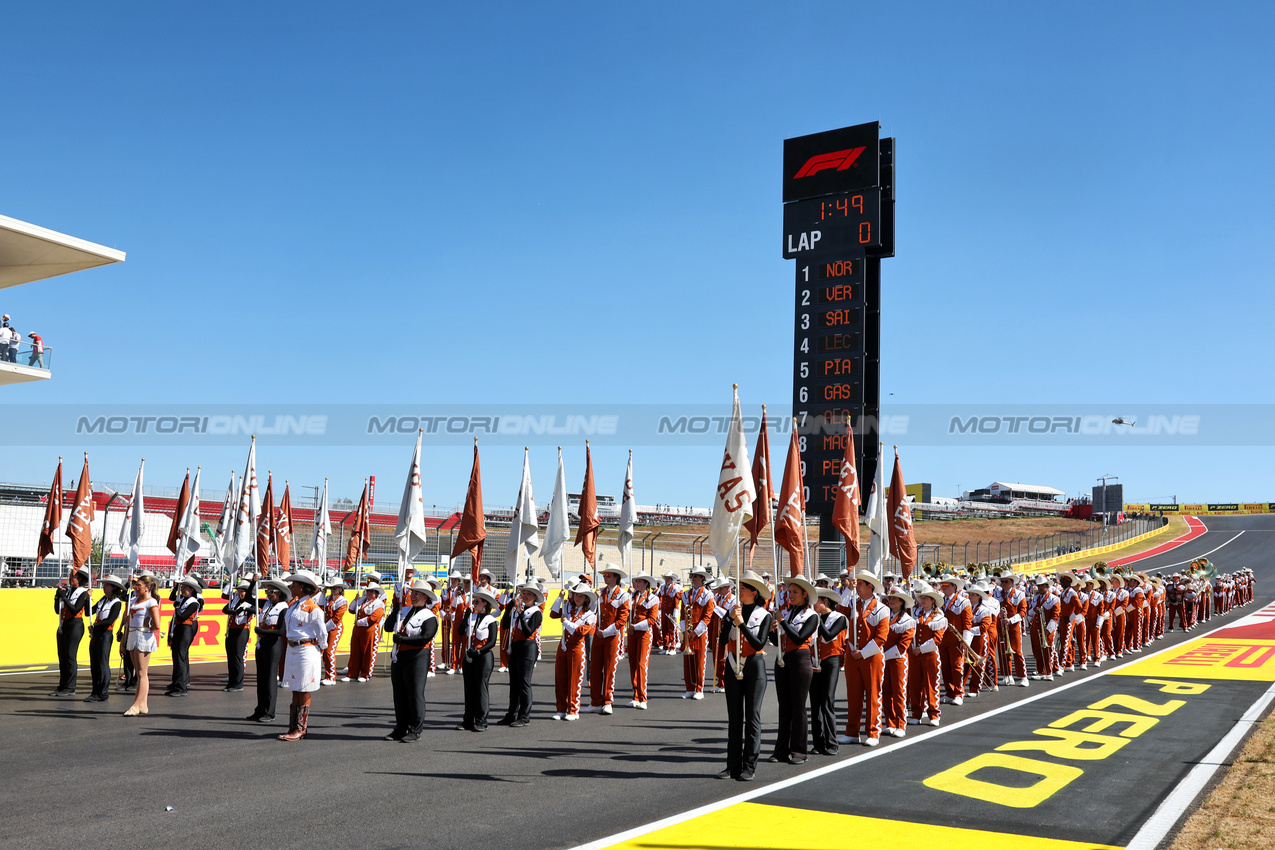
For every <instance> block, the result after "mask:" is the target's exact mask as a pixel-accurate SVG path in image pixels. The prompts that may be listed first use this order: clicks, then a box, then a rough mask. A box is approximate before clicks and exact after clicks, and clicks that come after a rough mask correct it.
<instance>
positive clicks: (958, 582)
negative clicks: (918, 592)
mask: <svg viewBox="0 0 1275 850" xmlns="http://www.w3.org/2000/svg"><path fill="white" fill-rule="evenodd" d="M939 584H940V585H944V584H950V585H952V586H953V587H955V588H956V589H957V590H963V589H964V588H965V580H964V579H959V578H957V577H956V576H954V575H952V574H951V573H948V574H947V575H942V576H939Z"/></svg>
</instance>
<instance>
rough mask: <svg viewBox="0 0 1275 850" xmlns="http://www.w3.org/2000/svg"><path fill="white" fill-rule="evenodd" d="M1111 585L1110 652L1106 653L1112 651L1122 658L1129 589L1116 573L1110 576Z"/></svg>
mask: <svg viewBox="0 0 1275 850" xmlns="http://www.w3.org/2000/svg"><path fill="white" fill-rule="evenodd" d="M1111 587H1112V589H1113V590H1114V591H1115V604H1114V606H1113V607H1112V609H1111V652H1109V653H1107V654H1108V655H1111V654H1113V653H1114V655H1115V657H1116V658H1123V657H1124V642H1125V622H1126V621H1127V620H1128V618H1129V617H1128V614H1129V591H1128V589H1127V588H1126V587H1125V581H1124V579H1123V578H1122V577H1120V576H1118V575H1113V576H1112V577H1111Z"/></svg>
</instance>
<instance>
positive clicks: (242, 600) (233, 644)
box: [221, 573, 257, 692]
mask: <svg viewBox="0 0 1275 850" xmlns="http://www.w3.org/2000/svg"><path fill="white" fill-rule="evenodd" d="M256 582H257V576H256V574H255V573H254V574H253V576H252V578H251V579H241V580H240V581H239V583H238V584H237V585H236V586H235V590H234V591H233V592H230V585H226V591H227V592H226V594H225V595H226V599H227V602H226V604H225V605H223V606H222V608H221V613H223V614H225V615H226V687H224V688H222V690H223V691H226V692H238V691H242V690H243V674H244V667H245V666H246V665H247V663H248V632H249V630H250V629H251V624H252V620H253V613H254V611H255V609H256V607H257V606H256V596H257V584H256Z"/></svg>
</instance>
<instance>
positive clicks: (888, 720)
mask: <svg viewBox="0 0 1275 850" xmlns="http://www.w3.org/2000/svg"><path fill="white" fill-rule="evenodd" d="M899 578H900V579H902V576H900V577H899ZM885 603H886V605H888V606H890V619H889V626H890V630H889V631H888V632H887V633H886V638H885V646H884V649H883V651H882V653H881V657H882V658H883V659H884V660H885V676H884V678H883V679H882V687H881V697H880V699H881V701H882V704H883V706H884V711H883V712H882V722H883V723H884V724H885V734H887V735H889V736H890V737H892V738H902V737H903V735H904V733H905V732H906V731H907V729H906V727H907V719H908V708H907V697H908V678H909V677H910V676H911V670H909V669H908V650H909V649H911V648H912V642H913V641H914V640H915V639H916V619H915V618H914V617H913V616H912V615H911V614H910V613H909V612H908V609H909V608H910V607H912V594H910V593H908V592H907V591H906V590H904V589H903V586H902V585H901V584H900V585H898V586H896V587H895V588H894V589H893V590H891V591H890V592H888V593H887V594H886V595H885ZM917 673H918V674H919V673H920V671H919V670H918V671H917ZM869 699H871V698H870V697H869ZM869 720H870V718H869ZM871 733H872V730H871V727H870V726H869V729H868V734H869V736H871ZM869 740H870V738H869ZM868 746H871V744H869V745H868Z"/></svg>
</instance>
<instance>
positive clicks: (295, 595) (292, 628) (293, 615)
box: [279, 570, 328, 741]
mask: <svg viewBox="0 0 1275 850" xmlns="http://www.w3.org/2000/svg"><path fill="white" fill-rule="evenodd" d="M283 580H284V582H286V583H287V585H288V589H289V590H290V591H291V592H292V599H293V602H292V604H291V605H290V606H288V612H287V614H285V615H284V619H285V620H286V626H285V636H286V639H287V641H288V654H287V655H285V656H284V659H283V680H284V682H285V683H286V685H287V687H288V688H289V689H290V690H291V691H292V705H291V707H290V708H289V710H288V731H287V732H285V733H284V734H282V735H280V736H279V740H281V741H300V740H301V739H302V738H304V737H305V736H306V729H307V727H308V725H309V720H310V694H311V693H313V692H314V691H317V690H318V689H319V680H320V679H321V678H322V676H323V650H324V649H325V648H326V647H327V645H328V629H327V615H326V614H325V613H324V610H323V604H322V602H321V601H320V599H319V598H318V597H319V579H318V578H317V577H316V576H315V575H314V573H312V572H309V571H308V570H298V571H297V572H295V573H293V574H292V575H289V576H284V579H283Z"/></svg>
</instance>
